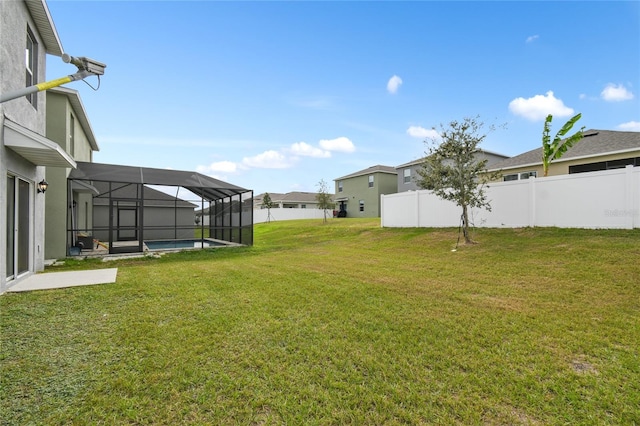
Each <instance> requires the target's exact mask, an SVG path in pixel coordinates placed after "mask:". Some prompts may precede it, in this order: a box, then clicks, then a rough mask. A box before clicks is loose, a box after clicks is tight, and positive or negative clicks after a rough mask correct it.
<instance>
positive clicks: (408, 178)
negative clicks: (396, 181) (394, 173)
mask: <svg viewBox="0 0 640 426" xmlns="http://www.w3.org/2000/svg"><path fill="white" fill-rule="evenodd" d="M410 182H411V169H404V183H410Z"/></svg>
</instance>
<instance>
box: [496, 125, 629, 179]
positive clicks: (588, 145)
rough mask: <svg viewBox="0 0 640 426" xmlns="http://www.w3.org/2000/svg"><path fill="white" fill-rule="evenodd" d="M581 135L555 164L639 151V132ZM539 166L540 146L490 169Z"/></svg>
mask: <svg viewBox="0 0 640 426" xmlns="http://www.w3.org/2000/svg"><path fill="white" fill-rule="evenodd" d="M582 134H583V138H582V139H581V140H580V142H578V143H576V144H575V145H573V147H571V148H569V149H568V150H567V152H566V153H565V154H564V155H563V156H562V158H561V159H559V160H556V162H560V161H568V160H572V159H576V158H589V157H597V156H601V155H606V154H614V153H620V152H625V151H637V150H640V132H619V131H613V130H597V129H589V130H585V131H584V132H583V133H582ZM539 164H542V146H540V148H536V149H533V150H531V151H527V152H525V153H522V154H520V155H516V156H515V157H511V158H507V159H505V160H503V161H500V162H498V163H494V164H493V165H492V168H491V169H492V170H500V169H510V168H516V167H523V166H533V165H539Z"/></svg>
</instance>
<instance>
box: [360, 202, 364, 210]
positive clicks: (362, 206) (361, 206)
mask: <svg viewBox="0 0 640 426" xmlns="http://www.w3.org/2000/svg"><path fill="white" fill-rule="evenodd" d="M360 211H361V212H363V211H364V200H360Z"/></svg>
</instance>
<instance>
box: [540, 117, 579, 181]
mask: <svg viewBox="0 0 640 426" xmlns="http://www.w3.org/2000/svg"><path fill="white" fill-rule="evenodd" d="M580 117H582V114H577V115H575V116H574V117H573V118H571V119H570V120H569V121H567V122H566V123H565V124H564V126H562V128H561V129H560V131H558V133H556V136H555V137H554V138H553V142H551V137H550V136H549V133H550V132H551V120H553V116H552V115H551V114H549V115H547V119H546V120H545V121H544V130H543V131H542V170H543V173H544V176H546V175H547V173H549V164H551V162H552V161H553V160H557V159H559V158H560V157H562V156H563V155H564V153H565V152H567V150H568V149H569V148H571V147H572V146H573V144H575V143H577V142H578V141H580V139H582V131H583V130H584V126H582V128H580V130H578V131H577V132H576V133H574V134H573V135H571V136H569V137H568V138H567V139H565V140H564V142H563V140H562V138H563V136H564V135H566V134H567V133H569V130H571V128H572V127H573V125H574V124H576V121H578V120H580Z"/></svg>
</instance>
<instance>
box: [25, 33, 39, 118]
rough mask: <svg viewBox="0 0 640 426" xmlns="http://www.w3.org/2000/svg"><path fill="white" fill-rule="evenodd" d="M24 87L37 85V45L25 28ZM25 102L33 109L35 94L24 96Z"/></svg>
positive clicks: (35, 99) (35, 100)
mask: <svg viewBox="0 0 640 426" xmlns="http://www.w3.org/2000/svg"><path fill="white" fill-rule="evenodd" d="M25 76H26V79H25V87H29V86H33V85H34V84H36V83H37V77H38V44H37V43H36V38H35V37H34V36H33V33H32V32H31V30H30V29H29V28H27V46H26V48H25ZM25 97H26V98H27V100H28V101H29V102H30V103H31V105H33V107H34V108H35V107H36V106H37V104H38V103H37V97H36V94H35V93H29V94H28V95H25Z"/></svg>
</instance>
